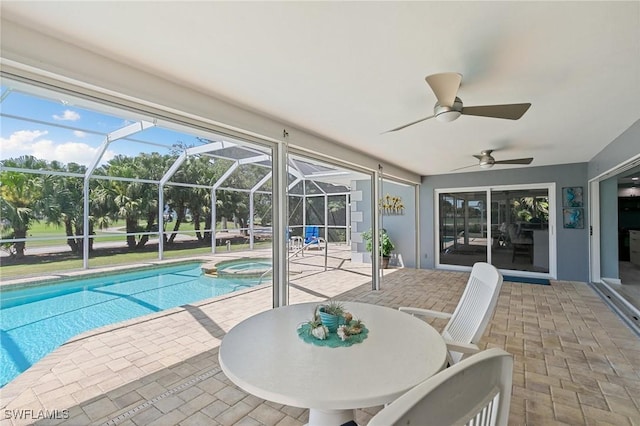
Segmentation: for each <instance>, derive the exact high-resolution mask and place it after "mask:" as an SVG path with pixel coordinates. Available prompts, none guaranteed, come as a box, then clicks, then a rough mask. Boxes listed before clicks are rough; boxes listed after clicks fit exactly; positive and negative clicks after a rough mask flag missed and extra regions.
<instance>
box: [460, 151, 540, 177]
mask: <svg viewBox="0 0 640 426" xmlns="http://www.w3.org/2000/svg"><path fill="white" fill-rule="evenodd" d="M492 152H493V150H492V149H485V150H484V151H480V155H474V157H476V158H477V159H478V161H479V162H478V164H472V165H471V166H464V167H460V168H457V169H453V170H452V172H453V171H456V170H462V169H468V168H469V167H476V166H480V168H482V169H490V168H491V167H493V166H495V165H496V164H521V165H526V164H531V162H532V161H533V158H531V157H530V158H513V159H511V160H499V161H496V159H495V158H493V156H492V155H491V153H492Z"/></svg>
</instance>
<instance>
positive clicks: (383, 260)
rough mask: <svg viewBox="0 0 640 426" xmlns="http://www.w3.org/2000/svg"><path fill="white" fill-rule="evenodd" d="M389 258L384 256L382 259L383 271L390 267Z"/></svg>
mask: <svg viewBox="0 0 640 426" xmlns="http://www.w3.org/2000/svg"><path fill="white" fill-rule="evenodd" d="M389 259H390V257H389V256H382V258H381V259H380V267H381V268H382V269H387V268H388V267H389Z"/></svg>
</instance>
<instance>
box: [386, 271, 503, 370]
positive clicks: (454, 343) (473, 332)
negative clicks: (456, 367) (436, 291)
mask: <svg viewBox="0 0 640 426" xmlns="http://www.w3.org/2000/svg"><path fill="white" fill-rule="evenodd" d="M501 287H502V274H501V273H500V271H498V270H497V269H496V268H495V266H493V265H490V264H488V263H485V262H478V263H476V264H475V265H473V269H472V270H471V275H470V276H469V281H467V287H466V288H465V289H464V292H463V293H462V297H461V298H460V301H459V302H458V306H456V309H455V310H454V311H453V314H449V313H446V312H438V311H432V310H429V309H420V308H409V307H400V308H398V309H399V310H400V311H402V312H407V313H409V314H412V315H421V316H425V317H431V318H440V319H449V322H448V323H447V325H446V326H445V327H444V329H443V331H442V337H444V340H445V343H446V344H447V349H448V350H449V364H450V365H452V364H455V363H457V362H459V361H460V360H461V359H462V357H463V356H464V354H472V353H476V352H479V351H480V348H479V347H478V346H476V343H478V341H479V340H480V338H481V337H482V334H483V333H484V330H485V329H486V328H487V325H488V324H489V321H490V320H491V317H492V316H493V312H494V310H495V308H496V304H497V303H498V295H499V294H500V288H501Z"/></svg>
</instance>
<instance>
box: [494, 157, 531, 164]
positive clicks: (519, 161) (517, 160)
mask: <svg viewBox="0 0 640 426" xmlns="http://www.w3.org/2000/svg"><path fill="white" fill-rule="evenodd" d="M532 161H533V158H514V159H513V160H500V161H496V162H495V163H493V164H531V162H532Z"/></svg>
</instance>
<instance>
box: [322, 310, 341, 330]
mask: <svg viewBox="0 0 640 426" xmlns="http://www.w3.org/2000/svg"><path fill="white" fill-rule="evenodd" d="M318 314H319V315H320V321H322V325H324V326H326V327H327V328H328V329H329V332H330V333H335V332H336V331H338V326H339V325H340V323H341V320H342V316H338V315H331V314H328V313H326V312H322V311H318Z"/></svg>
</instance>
